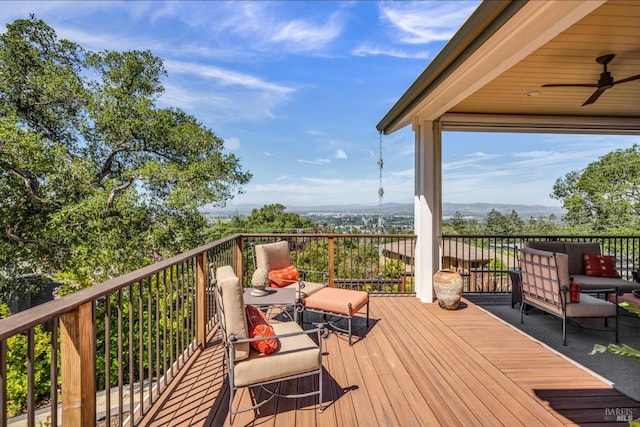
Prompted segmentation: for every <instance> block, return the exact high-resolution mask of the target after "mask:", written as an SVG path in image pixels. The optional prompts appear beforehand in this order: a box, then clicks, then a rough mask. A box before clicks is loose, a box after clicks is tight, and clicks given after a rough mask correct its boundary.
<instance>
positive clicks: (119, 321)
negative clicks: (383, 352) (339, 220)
mask: <svg viewBox="0 0 640 427" xmlns="http://www.w3.org/2000/svg"><path fill="white" fill-rule="evenodd" d="M281 239H286V240H288V241H289V242H290V247H291V249H292V252H291V256H292V263H293V264H295V265H297V266H298V267H299V268H300V269H309V270H322V271H326V272H327V273H328V274H327V276H326V280H327V281H328V283H329V285H330V286H338V287H347V288H354V289H364V290H367V291H370V292H374V293H413V292H414V283H413V279H414V248H415V240H416V236H415V235H352V234H288V235H284V234H244V235H241V234H237V235H233V236H229V237H227V238H224V239H221V240H218V241H215V242H212V243H210V244H207V245H204V246H202V247H199V248H196V249H194V250H192V251H189V252H186V253H183V254H180V255H178V256H175V257H173V258H170V259H167V260H164V261H161V262H158V263H155V264H153V265H150V266H148V267H145V268H142V269H140V270H137V271H134V272H131V273H128V274H125V275H123V276H121V277H117V278H114V279H111V280H108V281H106V282H103V283H100V284H96V285H95V286H92V287H91V288H88V289H83V290H80V291H78V292H76V293H74V294H71V295H67V296H64V297H62V298H59V299H57V300H54V301H51V302H48V303H45V304H42V305H40V306H37V307H34V308H32V309H29V310H26V311H23V312H20V313H16V314H14V315H11V316H9V317H7V318H5V319H0V427H4V426H7V425H8V424H9V423H11V424H12V425H14V422H16V421H20V422H19V423H18V424H20V425H28V426H35V425H39V424H43V425H54V426H55V425H60V424H63V425H93V424H94V423H95V422H96V420H102V419H104V420H105V424H106V425H110V424H118V425H133V426H135V425H138V424H140V422H141V420H142V419H143V417H144V416H145V414H148V413H149V411H151V410H152V409H153V407H154V404H155V403H156V402H157V401H158V399H160V398H161V397H162V395H163V393H165V392H166V391H167V390H168V389H169V387H170V384H171V382H172V381H173V379H174V378H176V376H177V375H178V374H179V373H180V371H181V369H182V368H183V367H184V366H185V365H186V364H187V362H188V361H189V360H190V359H191V358H192V357H193V355H194V354H195V353H196V352H197V351H200V350H199V349H200V346H201V345H202V344H203V343H204V342H205V339H206V337H207V334H208V333H209V332H210V331H212V330H213V329H214V328H215V327H216V319H215V316H214V304H213V301H212V295H211V292H209V289H208V284H209V275H210V269H211V268H215V267H217V266H221V265H225V264H228V265H231V266H232V267H233V268H234V270H235V271H236V273H237V274H238V276H239V277H243V281H244V283H245V285H247V286H248V285H250V281H251V274H252V272H253V270H254V263H253V258H252V250H251V249H252V246H253V245H255V244H259V243H265V242H271V241H276V240H281ZM552 239H556V240H557V239H559V240H573V241H576V240H578V241H598V242H600V243H601V245H602V246H603V250H604V252H606V253H613V254H616V255H617V256H618V258H619V259H620V260H621V262H622V263H621V265H620V266H621V269H622V271H624V272H629V274H630V272H631V270H632V269H633V267H634V266H637V265H638V250H639V249H640V237H638V236H627V237H620V236H616V237H593V236H554V237H547V236H524V235H523V236H444V237H443V245H444V247H445V253H446V255H447V256H448V257H449V258H446V257H445V258H443V265H445V266H446V263H447V262H453V261H452V260H453V259H456V261H455V262H456V263H458V267H461V268H463V269H464V268H465V266H468V268H467V288H466V289H465V291H466V292H505V291H508V290H510V282H508V279H507V277H506V274H505V272H506V271H508V270H509V269H511V268H514V267H516V266H517V251H516V250H515V248H517V247H519V246H521V245H522V244H523V242H524V241H526V240H552ZM458 243H460V244H461V245H458ZM462 244H463V245H462ZM483 250H486V251H487V252H483ZM479 254H483V255H479ZM487 254H488V255H489V258H486V256H487ZM483 257H485V258H486V259H484V258H483ZM472 274H474V277H475V278H474V281H473V282H471V281H469V278H470V277H471V275H472ZM324 279H325V276H322V275H320V276H318V277H310V278H309V280H324ZM44 367H46V368H44ZM9 384H11V387H8V385H9ZM22 385H24V388H23V389H20V387H22ZM16 387H17V389H16Z"/></svg>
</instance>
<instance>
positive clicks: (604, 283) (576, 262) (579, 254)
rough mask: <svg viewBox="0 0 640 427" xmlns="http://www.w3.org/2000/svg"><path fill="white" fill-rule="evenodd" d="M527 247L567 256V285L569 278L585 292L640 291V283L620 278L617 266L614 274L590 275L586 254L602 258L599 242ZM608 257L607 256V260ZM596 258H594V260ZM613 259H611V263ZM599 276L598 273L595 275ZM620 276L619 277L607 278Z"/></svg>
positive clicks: (540, 244) (529, 244)
mask: <svg viewBox="0 0 640 427" xmlns="http://www.w3.org/2000/svg"><path fill="white" fill-rule="evenodd" d="M525 246H526V247H527V248H531V249H537V250H541V251H546V252H550V253H562V254H567V259H568V269H567V272H566V275H567V277H565V278H564V279H566V283H569V278H572V279H573V281H574V283H577V284H579V285H580V288H581V289H582V290H585V291H593V290H599V289H611V288H617V289H618V291H619V292H631V291H632V290H634V289H640V283H637V282H634V281H630V280H625V279H622V278H621V277H619V276H620V275H619V274H612V273H617V272H616V271H615V265H614V266H612V268H613V270H614V272H612V271H611V268H609V272H608V274H605V275H604V276H594V275H593V274H594V272H593V271H592V272H591V274H592V275H589V271H587V270H588V268H587V267H585V254H589V255H596V256H601V255H602V253H601V250H600V244H599V243H597V242H562V241H549V242H533V241H532V242H525ZM606 257H607V256H605V258H606ZM593 258H594V257H592V259H593ZM610 260H611V258H609V261H610ZM595 274H597V273H595ZM607 276H618V277H607Z"/></svg>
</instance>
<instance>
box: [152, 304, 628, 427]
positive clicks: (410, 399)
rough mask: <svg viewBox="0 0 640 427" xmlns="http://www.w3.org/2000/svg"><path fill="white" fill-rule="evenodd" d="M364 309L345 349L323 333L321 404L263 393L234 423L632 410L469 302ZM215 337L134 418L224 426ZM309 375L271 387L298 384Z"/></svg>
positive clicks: (600, 416)
mask: <svg viewBox="0 0 640 427" xmlns="http://www.w3.org/2000/svg"><path fill="white" fill-rule="evenodd" d="M370 312H371V328H370V329H368V330H367V329H366V328H365V327H364V319H358V321H357V322H356V325H355V326H356V328H355V330H356V332H357V334H356V335H358V336H356V337H354V344H353V346H349V345H348V341H347V339H346V337H345V336H342V335H336V334H333V333H332V334H330V336H329V338H328V339H327V340H325V341H324V342H323V345H324V353H325V357H324V361H323V366H324V369H325V372H324V375H323V387H324V399H323V402H324V406H325V410H324V412H323V413H321V414H320V413H318V411H317V407H316V405H315V400H314V399H313V398H305V399H300V400H298V401H294V400H291V399H274V400H273V401H272V402H270V403H268V404H267V405H265V406H263V407H262V408H260V409H259V410H258V411H257V412H253V411H249V412H247V413H244V414H240V415H238V416H237V417H236V418H235V419H234V425H260V426H280V425H287V426H291V425H296V426H309V425H318V426H320V425H321V426H323V427H324V426H352V425H353V426H355V425H360V426H398V425H429V426H431V425H446V426H454V425H459V426H469V425H492V426H499V425H505V426H516V425H523V426H535V425H539V426H554V425H599V426H605V425H615V423H613V421H612V419H611V417H607V416H606V415H605V412H606V411H607V408H636V409H635V410H636V411H637V412H636V413H640V403H638V402H635V401H634V400H632V399H630V398H628V397H626V396H624V395H622V394H621V393H619V392H618V391H617V390H614V389H613V388H612V387H611V385H610V384H609V383H608V382H606V381H605V380H603V379H602V378H600V377H598V376H597V375H594V374H593V373H591V372H590V371H588V370H586V369H584V368H582V367H580V366H577V365H576V364H574V363H573V362H571V361H569V360H567V359H566V358H565V357H563V356H561V355H560V354H558V353H556V352H554V351H553V350H551V349H549V348H548V347H546V346H544V345H542V344H541V343H539V342H537V341H535V340H533V339H531V338H530V337H528V336H526V335H524V334H522V333H520V332H519V331H517V330H516V329H514V328H512V327H511V326H509V325H507V324H505V323H504V322H502V321H500V320H499V319H497V318H495V317H494V316H492V315H490V314H489V313H487V312H485V311H484V310H482V309H481V308H479V307H477V306H475V305H474V304H473V303H471V302H469V301H466V300H464V304H463V308H460V309H458V310H455V311H447V310H442V309H440V308H439V307H438V305H437V304H424V303H421V302H420V301H419V300H417V299H416V298H414V297H409V296H407V297H374V296H372V297H371V299H370ZM218 341H219V340H218ZM218 341H215V338H214V340H213V341H211V342H210V344H209V345H208V346H207V348H205V349H204V350H203V351H202V352H201V353H200V354H199V355H198V356H197V357H198V360H197V361H196V362H195V363H193V364H192V365H191V367H190V369H189V372H188V373H187V374H186V375H184V377H183V378H182V380H181V382H180V383H179V384H177V385H176V386H175V388H174V389H173V391H172V392H171V395H170V396H168V397H167V398H166V399H165V400H164V401H163V404H162V405H161V407H160V408H158V409H156V410H155V412H153V413H151V414H149V415H148V416H147V418H146V419H145V423H146V424H148V425H168V426H183V425H184V426H186V425H189V426H191V425H200V426H221V425H224V424H226V423H228V416H227V408H228V398H229V393H228V390H227V388H226V383H225V382H224V372H223V369H222V356H223V354H222V350H221V349H220V346H219V342H218ZM309 381H313V380H309V379H301V380H297V381H290V382H288V383H286V384H283V387H284V390H286V391H296V390H301V389H305V390H306V389H308V387H309V386H310V385H311V384H310V383H309ZM254 392H255V391H248V390H242V391H241V392H239V393H238V395H237V396H236V399H235V400H234V406H237V405H248V404H250V402H251V397H252V396H254V395H253V394H252V393H254ZM258 397H259V395H258ZM612 423H613V424H612ZM617 425H625V424H624V423H622V424H617Z"/></svg>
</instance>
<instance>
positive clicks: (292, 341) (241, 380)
mask: <svg viewBox="0 0 640 427" xmlns="http://www.w3.org/2000/svg"><path fill="white" fill-rule="evenodd" d="M272 326H273V329H274V331H275V333H276V335H281V334H288V333H292V332H299V331H302V329H301V328H300V326H299V325H298V324H297V323H296V322H284V323H275V324H272ZM279 341H280V346H279V348H278V349H277V350H276V351H275V352H273V353H271V354H270V355H268V356H265V355H262V354H260V353H258V352H257V351H255V350H251V354H250V356H249V358H248V359H245V360H242V361H239V362H237V363H236V364H235V367H234V382H235V386H236V387H246V386H249V385H251V384H256V383H259V382H263V381H269V380H273V379H277V378H281V377H283V376H289V375H297V374H302V373H305V372H310V371H313V370H317V369H320V366H321V365H322V354H321V353H320V348H319V347H318V345H316V343H315V342H314V341H313V340H312V339H311V337H310V336H309V335H308V334H304V335H296V336H292V337H283V338H279Z"/></svg>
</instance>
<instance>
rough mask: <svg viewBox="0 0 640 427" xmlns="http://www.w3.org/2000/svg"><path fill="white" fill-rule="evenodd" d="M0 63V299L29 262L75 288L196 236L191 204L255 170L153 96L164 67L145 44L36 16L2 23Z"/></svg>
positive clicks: (216, 198) (223, 191)
mask: <svg viewBox="0 0 640 427" xmlns="http://www.w3.org/2000/svg"><path fill="white" fill-rule="evenodd" d="M0 69H1V70H2V72H1V73H0V198H1V199H2V200H3V203H2V204H1V205H0V221H2V222H1V224H0V225H1V226H2V228H3V229H4V230H5V232H6V237H7V238H5V239H0V265H10V266H11V268H8V269H6V271H5V274H3V275H1V278H0V300H5V301H6V296H7V294H8V292H9V291H10V290H12V289H11V286H12V284H14V283H15V279H16V277H19V276H20V275H24V274H25V273H34V272H35V273H38V274H43V275H48V276H50V277H54V276H57V277H59V278H61V279H63V282H64V283H63V287H64V286H67V285H68V286H69V289H68V290H67V291H71V290H73V289H74V288H77V287H82V286H87V285H90V284H92V283H96V282H99V281H102V280H105V279H108V278H111V277H114V276H117V275H120V274H122V273H125V272H127V271H131V270H134V269H136V268H139V267H141V266H143V265H146V264H148V263H150V262H153V261H154V260H156V259H157V258H158V257H159V256H168V255H172V254H175V253H179V252H182V251H184V250H187V249H191V248H193V247H194V246H196V245H199V244H202V243H204V242H205V240H206V238H207V237H208V234H207V233H206V227H207V224H206V222H205V220H204V218H203V217H202V215H201V214H200V212H199V210H198V209H199V208H201V207H202V206H204V205H224V204H225V203H226V202H227V201H228V200H229V199H231V198H233V196H234V195H235V194H237V193H238V192H241V187H242V186H243V185H244V184H246V183H247V182H248V181H249V179H250V178H251V175H250V174H249V173H246V172H243V171H242V170H241V168H240V163H239V159H238V158H237V157H235V156H234V155H233V154H223V149H224V141H223V140H222V139H220V138H219V137H218V136H216V135H215V134H214V133H213V131H211V130H210V129H207V128H206V127H205V126H203V125H202V124H201V123H199V122H198V121H197V119H196V118H195V117H192V116H190V115H188V114H187V113H185V112H184V111H181V110H179V109H175V108H159V107H158V106H157V105H156V100H157V99H158V97H159V96H160V95H161V94H162V92H163V90H164V89H163V87H162V79H163V78H164V77H165V76H166V71H165V70H164V67H163V64H162V60H161V59H160V58H157V57H155V56H153V55H152V54H151V53H150V52H149V51H130V52H113V51H104V52H99V53H94V52H89V51H86V50H84V49H83V48H82V47H80V46H78V45H76V44H74V43H72V42H69V41H67V40H61V39H58V37H57V35H56V33H55V31H54V30H53V28H51V27H49V26H48V25H47V24H46V23H44V22H43V21H41V20H38V19H36V18H35V17H33V16H31V17H30V18H29V19H19V20H16V21H15V22H13V23H11V24H8V25H7V30H6V31H5V32H4V33H2V34H0ZM24 291H27V290H26V289H25V290H24ZM63 292H64V291H63Z"/></svg>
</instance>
